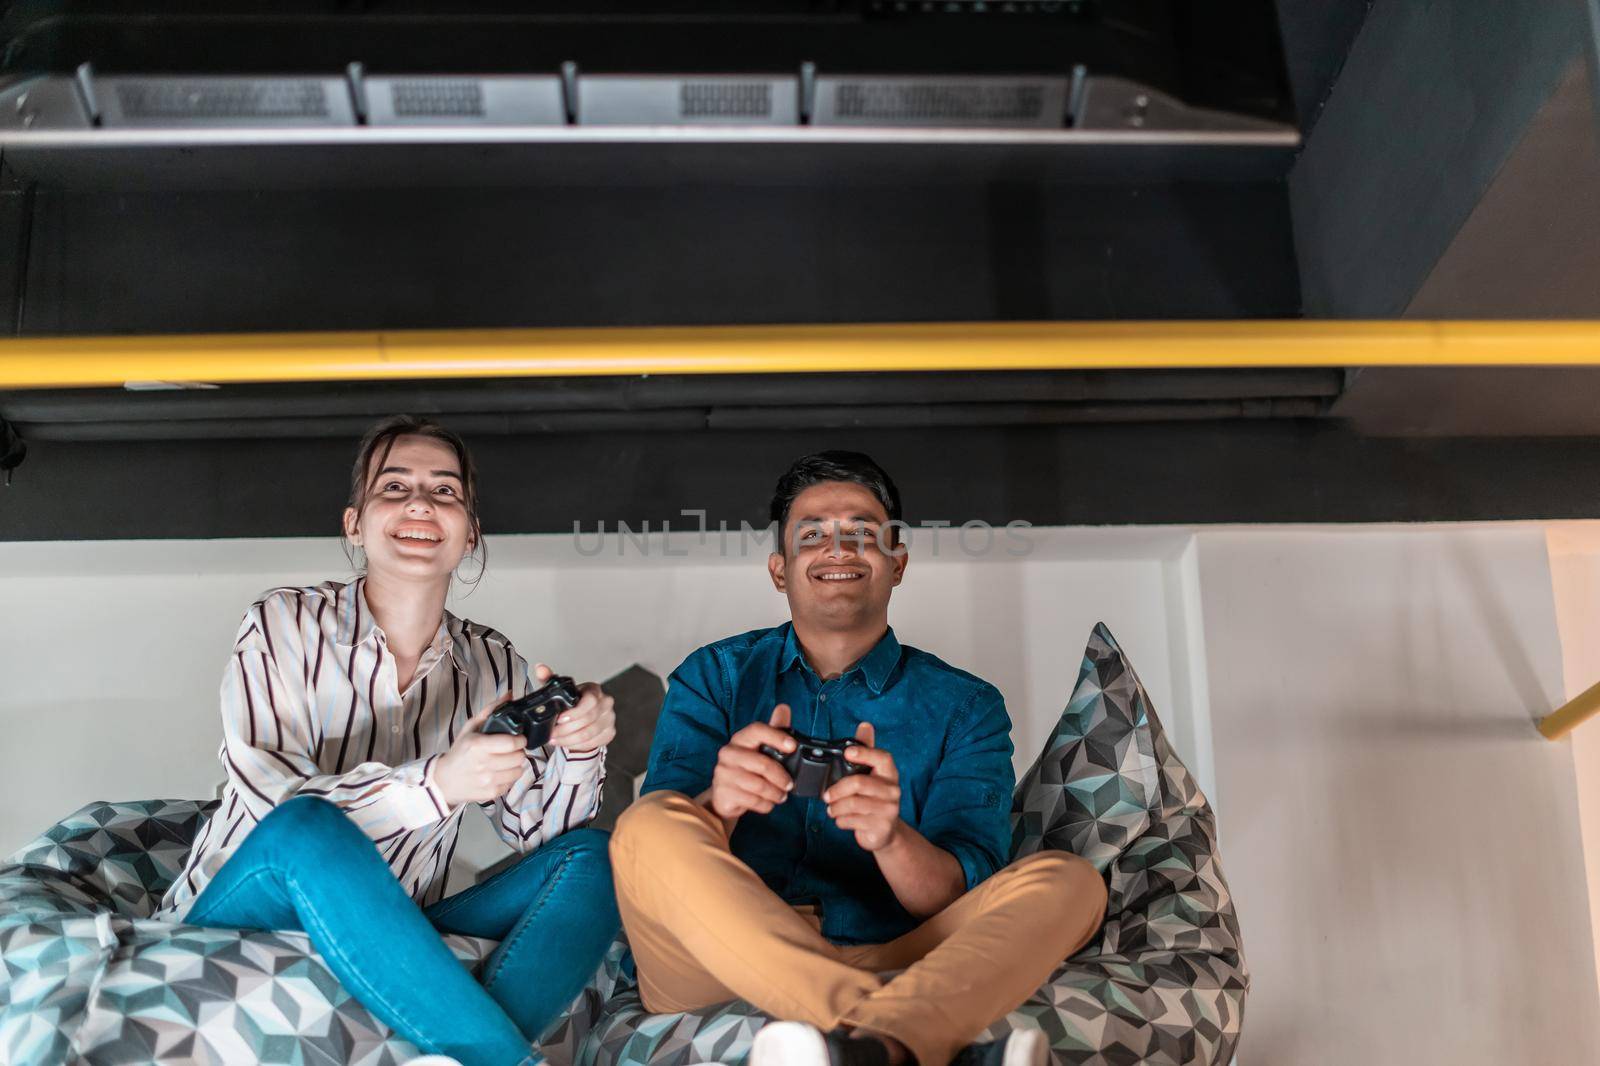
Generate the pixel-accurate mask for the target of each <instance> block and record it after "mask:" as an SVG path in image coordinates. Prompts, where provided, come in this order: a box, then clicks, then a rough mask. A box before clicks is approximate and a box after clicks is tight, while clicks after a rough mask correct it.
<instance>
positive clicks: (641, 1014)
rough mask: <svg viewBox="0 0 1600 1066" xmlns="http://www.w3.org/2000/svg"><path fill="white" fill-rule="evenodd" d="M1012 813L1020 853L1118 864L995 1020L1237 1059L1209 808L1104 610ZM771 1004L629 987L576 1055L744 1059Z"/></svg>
mask: <svg viewBox="0 0 1600 1066" xmlns="http://www.w3.org/2000/svg"><path fill="white" fill-rule="evenodd" d="M1012 821H1013V837H1012V844H1013V849H1012V858H1014V859H1015V858H1021V857H1023V856H1025V855H1031V854H1032V853H1034V852H1035V851H1038V850H1039V849H1040V848H1061V849H1064V850H1067V851H1072V852H1075V853H1077V854H1080V855H1083V856H1084V857H1085V858H1087V859H1089V861H1091V862H1092V863H1094V864H1095V866H1096V867H1097V868H1098V869H1100V870H1101V871H1102V872H1104V873H1105V874H1106V880H1107V886H1108V889H1109V902H1108V906H1107V919H1106V923H1105V926H1104V928H1103V929H1102V931H1101V935H1100V937H1099V938H1098V939H1097V940H1096V941H1095V942H1092V943H1091V944H1090V945H1089V946H1088V947H1087V948H1086V949H1085V950H1084V951H1082V952H1080V953H1079V954H1078V955H1076V956H1074V957H1073V958H1072V959H1070V960H1068V961H1067V962H1065V963H1063V965H1062V966H1061V967H1060V968H1059V969H1058V970H1057V971H1056V972H1055V974H1054V975H1053V976H1052V977H1051V979H1050V980H1049V982H1047V983H1046V984H1045V985H1044V986H1043V987H1041V988H1040V989H1039V990H1038V991H1037V992H1035V993H1034V995H1033V996H1032V997H1031V998H1030V999H1029V1000H1028V1001H1027V1002H1026V1003H1024V1004H1023V1005H1022V1006H1021V1007H1019V1008H1017V1010H1015V1011H1013V1012H1012V1013H1011V1014H1010V1015H1008V1016H1007V1017H1005V1018H1003V1019H1001V1020H1000V1021H998V1022H996V1023H995V1024H994V1025H993V1026H991V1027H990V1029H989V1033H990V1036H991V1037H998V1036H1000V1035H1001V1034H1003V1033H1005V1032H1007V1031H1009V1030H1011V1029H1015V1028H1018V1027H1022V1026H1031V1027H1034V1028H1038V1029H1042V1030H1044V1032H1045V1033H1047V1034H1048V1035H1049V1037H1050V1043H1051V1047H1052V1049H1053V1051H1054V1055H1055V1059H1056V1061H1057V1062H1058V1063H1062V1064H1066V1063H1082V1064H1088V1066H1112V1064H1123V1063H1135V1062H1142V1063H1158V1064H1173V1066H1176V1064H1189V1063H1205V1064H1217V1063H1225V1062H1227V1061H1229V1059H1230V1058H1231V1056H1232V1054H1233V1050H1234V1047H1235V1046H1236V1044H1237V1043H1238V1039H1239V1026H1240V1019H1241V1012H1242V1010H1243V1007H1244V999H1245V993H1246V990H1247V988H1248V985H1249V979H1248V976H1247V974H1246V972H1245V968H1244V961H1243V958H1242V957H1241V955H1240V952H1239V929H1238V922H1237V921H1236V920H1235V917H1234V911H1233V901H1232V898H1231V897H1230V895H1229V893H1228V886H1227V883H1226V882H1225V881H1224V880H1223V878H1222V871H1221V869H1220V867H1219V866H1218V859H1217V848H1216V830H1215V823H1214V820H1213V817H1212V814H1211V808H1210V806H1209V805H1208V804H1207V803H1206V799H1205V797H1204V796H1203V795H1201V793H1200V790H1199V788H1198V787H1197V786H1196V784H1195V782H1194V779H1193V777H1192V776H1191V775H1190V774H1189V771H1188V770H1187V769H1186V768H1185V767H1184V765H1183V763H1182V762H1181V761H1179V759H1178V757H1177V756H1176V755H1175V754H1174V753H1173V751H1172V748H1171V745H1169V744H1168V743H1167V739H1166V734H1165V733H1164V732H1163V731H1162V729H1161V724H1160V722H1159V721H1158V720H1157V718H1156V715H1155V711H1154V710H1153V709H1152V708H1151V706H1150V698H1149V696H1148V694H1146V692H1145V690H1144V686H1143V685H1141V684H1140V683H1139V679H1138V677H1137V676H1136V675H1135V674H1134V672H1133V668H1132V666H1130V665H1129V664H1128V662H1127V659H1126V657H1125V656H1124V655H1123V653H1122V649H1121V648H1119V647H1118V646H1117V643H1116V641H1115V639H1113V638H1112V636H1111V633H1110V631H1109V630H1107V629H1106V627H1105V626H1104V625H1097V626H1096V627H1095V628H1094V631H1093V632H1092V633H1091V634H1090V638H1089V644H1088V647H1087V648H1086V649H1085V652H1084V659H1083V666H1082V668H1081V669H1080V672H1079V675H1078V683H1077V685H1076V687H1075V688H1074V689H1073V692H1072V696H1071V698H1070V699H1069V700H1068V703H1067V708H1066V710H1065V711H1064V712H1063V713H1062V715H1061V720H1060V722H1059V723H1058V724H1057V727H1056V729H1055V732H1054V735H1053V736H1052V739H1051V741H1050V744H1049V746H1048V747H1047V748H1046V750H1045V752H1044V754H1043V755H1042V756H1040V758H1039V761H1038V762H1037V763H1035V764H1034V766H1033V768H1032V769H1031V770H1030V771H1029V772H1028V773H1027V774H1025V775H1024V776H1023V779H1022V782H1021V784H1020V785H1019V786H1018V788H1017V792H1016V796H1015V800H1014V804H1013V812H1012ZM767 1020H768V1019H767V1016H766V1015H764V1014H762V1013H761V1012H760V1011H757V1010H756V1009H755V1008H754V1007H751V1006H750V1005H749V1004H748V1003H744V1002H741V1001H735V1002H732V1003H725V1004H719V1005H718V1006H715V1007H711V1008H708V1009H706V1010H704V1011H701V1012H698V1013H692V1014H648V1013H646V1012H645V1011H644V1009H643V1007H642V1006H641V1005H640V1003H639V997H638V993H637V992H636V991H634V990H633V989H632V988H626V989H625V990H624V991H621V992H620V993H618V994H616V995H614V996H613V997H612V998H611V1000H610V1001H609V1002H607V1003H606V1005H605V1007H604V1009H603V1013H602V1015H601V1017H600V1018H599V1019H598V1020H597V1021H596V1022H595V1025H594V1032H593V1034H592V1035H591V1036H590V1037H589V1039H588V1041H587V1042H586V1043H584V1044H583V1045H582V1046H581V1047H580V1048H579V1049H578V1057H577V1060H576V1061H577V1062H578V1063H579V1064H580V1066H636V1064H641V1063H649V1064H650V1066H687V1064H689V1063H695V1062H712V1061H716V1062H727V1063H737V1062H740V1061H742V1060H743V1059H744V1057H745V1055H746V1054H747V1053H748V1051H749V1049H750V1042H751V1040H752V1039H753V1037H754V1036H755V1032H756V1030H757V1029H759V1028H760V1027H761V1026H762V1025H763V1024H765V1022H766V1021H767Z"/></svg>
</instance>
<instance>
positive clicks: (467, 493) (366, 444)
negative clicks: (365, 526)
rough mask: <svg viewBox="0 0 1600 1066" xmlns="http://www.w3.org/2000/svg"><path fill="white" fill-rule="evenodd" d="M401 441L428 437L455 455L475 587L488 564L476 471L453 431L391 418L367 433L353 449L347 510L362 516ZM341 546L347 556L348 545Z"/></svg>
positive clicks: (417, 420)
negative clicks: (474, 558)
mask: <svg viewBox="0 0 1600 1066" xmlns="http://www.w3.org/2000/svg"><path fill="white" fill-rule="evenodd" d="M401 437H427V438H428V439H429V440H436V441H439V442H440V443H442V444H445V445H447V446H448V447H449V448H450V450H451V451H453V452H455V453H456V462H457V463H459V464H460V466H461V502H462V506H464V507H465V508H466V510H467V525H468V529H469V531H470V532H471V534H472V554H473V555H476V556H477V557H478V563H479V566H480V569H479V571H478V576H477V577H475V578H473V579H472V580H471V581H470V582H468V584H473V585H475V584H477V582H478V580H479V578H481V577H483V570H482V567H483V566H486V565H487V564H488V558H489V556H488V549H486V548H485V547H484V546H483V525H482V523H480V522H479V521H478V467H477V464H475V463H474V462H473V461H472V453H471V452H470V451H468V450H467V442H466V441H464V440H462V439H461V436H460V434H458V433H456V432H455V431H454V430H449V429H446V428H445V427H444V426H441V425H440V424H439V423H437V422H435V421H434V420H433V419H431V418H424V417H422V416H420V415H390V416H389V417H388V418H385V419H384V420H383V421H382V422H379V423H378V424H377V425H375V426H373V427H372V428H371V429H369V430H367V432H366V435H365V436H364V437H362V438H361V444H360V445H359V446H357V448H356V461H355V465H354V466H352V467H351V468H350V503H349V506H350V507H352V508H354V509H355V512H356V514H357V515H359V514H360V513H361V505H362V504H364V503H365V502H366V499H367V496H368V495H369V494H370V493H371V492H372V488H373V486H374V485H375V484H377V480H378V474H377V472H378V471H380V470H382V469H383V466H384V463H386V462H388V459H389V453H390V452H391V451H393V450H394V442H395V441H397V440H399V439H400V438H401ZM344 543H345V553H346V555H348V554H349V548H350V545H349V541H348V540H346V541H345V542H344ZM350 563H351V565H352V566H354V565H355V560H354V559H353V558H352V559H351V560H350Z"/></svg>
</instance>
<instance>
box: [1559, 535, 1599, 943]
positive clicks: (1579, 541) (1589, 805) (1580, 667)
mask: <svg viewBox="0 0 1600 1066" xmlns="http://www.w3.org/2000/svg"><path fill="white" fill-rule="evenodd" d="M1546 543H1547V544H1548V546H1549V550H1550V578H1551V583H1552V584H1553V585H1554V586H1555V604H1556V619H1557V621H1558V622H1559V624H1560V626H1561V658H1562V667H1563V682H1564V684H1563V688H1564V692H1563V693H1562V694H1563V696H1564V697H1565V698H1566V699H1572V698H1573V697H1574V696H1577V695H1578V694H1579V693H1580V692H1583V691H1584V690H1585V689H1587V688H1589V687H1590V686H1591V685H1594V684H1596V683H1600V522H1554V523H1551V525H1550V528H1549V530H1548V531H1547V536H1546ZM1562 743H1563V744H1566V745H1568V746H1570V747H1571V748H1572V759H1573V763H1574V765H1575V768H1576V770H1577V778H1578V820H1579V822H1580V824H1581V825H1582V829H1583V855H1584V860H1585V864H1586V865H1587V867H1588V876H1589V920H1590V925H1591V926H1592V927H1593V928H1594V929H1596V930H1600V719H1590V720H1589V721H1588V722H1587V723H1585V724H1584V725H1582V726H1580V727H1578V728H1577V729H1575V730H1573V732H1572V733H1571V734H1570V735H1569V737H1568V739H1567V740H1565V741H1563V742H1562ZM1595 969H1596V971H1597V973H1600V936H1597V937H1596V938H1595Z"/></svg>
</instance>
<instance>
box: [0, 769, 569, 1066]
mask: <svg viewBox="0 0 1600 1066" xmlns="http://www.w3.org/2000/svg"><path fill="white" fill-rule="evenodd" d="M214 806H215V805H214V804H213V803H201V802H198V801H194V800H151V801H145V802H139V803H93V804H90V805H89V806H87V807H85V808H83V809H82V810H80V811H78V812H77V813H75V814H73V815H71V816H70V817H68V818H67V819H66V820H65V821H63V822H61V823H60V824H59V825H57V826H55V827H54V828H52V829H51V830H50V831H49V832H47V833H46V834H45V835H44V836H42V837H40V838H39V839H38V840H36V841H34V842H33V843H31V844H29V845H28V846H26V847H24V848H23V849H22V850H21V851H19V852H17V853H16V854H15V855H13V856H12V857H11V858H10V859H9V860H8V861H7V862H6V863H5V864H4V865H0V958H3V959H4V963H3V965H0V1062H5V1063H8V1064H13V1066H23V1064H33V1063H40V1064H44V1063H51V1064H54V1063H61V1062H67V1061H85V1062H91V1063H144V1062H185V1063H188V1062H216V1063H234V1062H271V1063H302V1062H329V1063H337V1062H348V1063H359V1064H362V1066H380V1064H388V1063H401V1062H405V1061H407V1060H408V1059H411V1058H414V1057H416V1055H417V1054H418V1052H417V1050H416V1048H415V1047H413V1046H412V1045H411V1044H409V1043H407V1042H405V1041H403V1040H400V1039H398V1038H396V1037H394V1036H393V1035H392V1034H391V1033H390V1032H389V1031H388V1029H387V1028H385V1027H384V1026H383V1025H382V1024H381V1023H380V1022H378V1021H377V1020H376V1019H374V1018H373V1017H372V1016H371V1015H370V1014H368V1013H367V1011H366V1009H365V1008H364V1007H362V1006H361V1005H360V1004H359V1003H357V1002H356V1001H355V1000H354V999H352V998H350V996H349V995H348V994H347V993H346V992H345V991H344V989H343V988H342V987H341V986H340V984H339V982H338V981H337V980H336V979H335V978H334V977H333V975H332V974H331V973H329V972H328V969H327V968H326V967H325V966H324V965H323V963H322V960H321V959H320V958H319V957H318V956H317V955H316V953H315V952H313V951H312V950H311V946H310V944H309V942H308V941H307V939H306V937H305V935H304V934H302V933H292V932H286V933H241V932H237V931H233V930H226V929H201V928H198V927H195V926H188V925H175V924H173V923H170V922H164V921H154V920H151V919H149V918H148V917H146V916H147V915H149V914H150V913H151V912H152V911H153V910H154V909H155V907H156V905H157V903H158V902H159V901H160V898H161V895H162V893H163V892H164V891H165V890H166V887H167V885H168V884H169V883H170V882H171V881H172V878H173V877H175V876H177V874H178V872H179V870H180V869H181V867H182V864H183V860H184V857H185V856H186V855H187V854H188V851H189V846H190V843H191V841H192V840H193V839H194V836H195V834H196V832H197V831H198V829H199V827H200V826H201V825H202V824H203V823H204V820H205V818H206V816H207V815H208V814H209V813H210V811H211V810H212V808H213V807H214ZM446 940H447V942H448V943H449V945H450V947H451V949H452V950H453V951H454V952H455V953H456V955H457V956H458V957H459V958H461V959H462V960H463V961H465V962H466V963H467V964H468V965H471V966H476V965H478V964H479V963H481V962H482V960H483V959H484V958H485V957H487V955H488V953H489V951H490V950H492V948H493V947H494V943H493V942H492V941H488V940H478V939H474V938H470V937H456V936H452V937H447V938H446ZM599 999H600V997H599V996H597V995H593V994H592V993H591V994H590V996H589V1000H588V1001H586V1002H587V1006H588V1009H590V1010H591V1011H592V1008H593V1006H594V1005H595V1004H598V1002H599ZM568 1028H571V1026H570V1025H569V1026H568Z"/></svg>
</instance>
